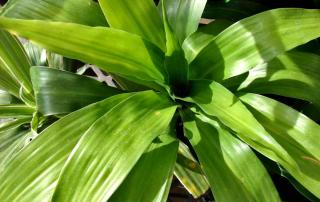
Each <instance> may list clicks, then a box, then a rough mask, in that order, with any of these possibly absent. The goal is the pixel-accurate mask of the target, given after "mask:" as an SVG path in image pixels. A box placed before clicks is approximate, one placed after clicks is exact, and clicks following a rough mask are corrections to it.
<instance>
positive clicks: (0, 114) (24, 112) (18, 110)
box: [0, 104, 35, 118]
mask: <svg viewBox="0 0 320 202" xmlns="http://www.w3.org/2000/svg"><path fill="white" fill-rule="evenodd" d="M33 112H35V109H34V108H32V107H28V106H26V105H22V104H13V105H0V118H11V117H12V118H17V117H26V116H32V114H33Z"/></svg>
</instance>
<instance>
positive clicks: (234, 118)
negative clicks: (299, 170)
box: [185, 81, 295, 167]
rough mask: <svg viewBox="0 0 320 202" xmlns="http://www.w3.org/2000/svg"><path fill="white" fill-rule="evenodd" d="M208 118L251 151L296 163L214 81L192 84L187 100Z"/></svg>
mask: <svg viewBox="0 0 320 202" xmlns="http://www.w3.org/2000/svg"><path fill="white" fill-rule="evenodd" d="M185 100H187V101H191V102H194V103H196V105H198V106H199V107H200V108H201V109H202V110H203V111H204V112H205V113H206V114H207V115H210V116H214V117H217V118H218V119H219V120H220V121H221V122H222V123H223V124H225V125H226V126H228V127H230V128H231V129H232V130H234V131H235V132H237V135H238V136H239V137H240V138H241V139H242V140H243V141H244V142H246V143H247V144H249V145H250V146H251V147H253V148H255V149H256V150H258V151H259V152H261V153H263V154H264V155H265V156H267V157H269V158H270V159H272V160H274V161H280V162H281V163H284V164H286V165H290V166H292V167H295V162H294V161H293V160H292V159H291V157H290V156H289V155H288V153H287V152H286V151H285V150H284V149H283V148H282V147H281V145H279V144H278V143H277V142H276V141H275V140H274V139H273V138H272V136H271V135H270V134H268V133H267V132H266V131H265V129H264V128H263V127H262V126H261V125H260V124H259V122H258V121H257V120H256V119H255V118H254V116H253V115H252V114H251V113H250V111H249V110H248V109H247V108H246V107H245V105H243V104H242V103H241V101H240V100H239V99H238V98H237V97H236V96H235V95H233V94H232V93H231V92H230V91H229V90H227V89H226V88H225V87H223V86H222V85H221V84H219V83H217V82H214V81H194V83H193V85H192V88H191V94H190V98H186V99H185Z"/></svg>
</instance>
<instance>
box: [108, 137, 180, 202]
mask: <svg viewBox="0 0 320 202" xmlns="http://www.w3.org/2000/svg"><path fill="white" fill-rule="evenodd" d="M177 150H178V142H177V141H176V140H175V139H174V138H172V137H170V136H168V135H163V136H160V137H159V138H157V139H156V140H155V141H153V143H152V144H151V145H150V146H149V148H148V149H147V151H146V152H145V153H144V154H143V155H142V156H141V157H140V159H139V161H138V162H137V164H136V165H135V166H134V168H133V169H132V170H131V171H130V173H129V175H128V176H127V177H126V179H125V180H124V181H123V182H122V184H121V185H120V187H119V188H118V189H117V191H116V192H115V193H114V194H113V195H112V197H111V198H110V200H108V201H110V202H116V201H120V202H126V201H128V202H131V201H132V199H134V200H136V201H156V199H157V195H158V193H159V192H161V189H162V187H163V185H165V184H166V182H167V179H168V178H169V176H172V170H173V166H174V162H175V160H176V156H177Z"/></svg>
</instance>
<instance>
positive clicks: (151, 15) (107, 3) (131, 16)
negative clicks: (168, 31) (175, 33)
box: [99, 0, 166, 51]
mask: <svg viewBox="0 0 320 202" xmlns="http://www.w3.org/2000/svg"><path fill="white" fill-rule="evenodd" d="M99 3H100V5H101V8H102V10H103V12H104V14H105V16H106V18H107V20H108V23H109V25H110V27H112V28H116V29H121V30H124V31H127V32H131V33H135V34H138V35H140V36H141V37H143V38H145V39H147V40H149V41H151V42H152V43H154V44H156V45H157V46H158V47H159V48H161V49H162V50H163V51H165V49H166V46H165V43H166V42H165V35H164V30H163V24H162V22H161V18H160V15H159V13H158V10H157V7H156V5H155V4H154V2H153V1H152V0H143V1H141V0H131V1H130V3H128V2H127V1H123V0H120V1H119V0H99Z"/></svg>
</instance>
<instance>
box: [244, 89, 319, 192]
mask: <svg viewBox="0 0 320 202" xmlns="http://www.w3.org/2000/svg"><path fill="white" fill-rule="evenodd" d="M240 98H241V100H243V101H244V102H245V103H246V104H248V105H249V106H250V108H249V109H252V110H251V111H252V112H253V114H254V115H255V117H256V118H257V120H258V121H259V122H260V123H261V124H262V125H263V126H264V127H265V128H266V129H267V130H268V131H270V132H269V133H270V134H271V135H272V136H273V137H274V138H275V139H276V140H277V142H279V144H281V146H282V147H283V148H285V149H286V150H287V151H288V153H289V155H291V156H292V158H294V159H295V161H296V162H297V164H298V166H299V170H294V171H291V170H289V173H290V174H291V175H293V176H294V177H295V178H296V179H297V180H298V181H299V182H300V183H301V184H302V185H304V186H305V187H306V188H307V189H308V190H310V191H311V192H312V193H313V194H314V195H316V196H317V197H320V172H319V171H320V147H319V139H320V126H319V125H318V124H317V123H315V122H313V121H312V120H311V119H309V118H308V117H306V116H305V115H303V114H301V113H299V112H297V111H295V110H294V109H292V108H290V107H288V106H286V105H284V104H282V103H280V102H277V101H275V100H272V99H270V98H267V97H264V96H261V95H257V94H245V95H243V96H241V97H240Z"/></svg>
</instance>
